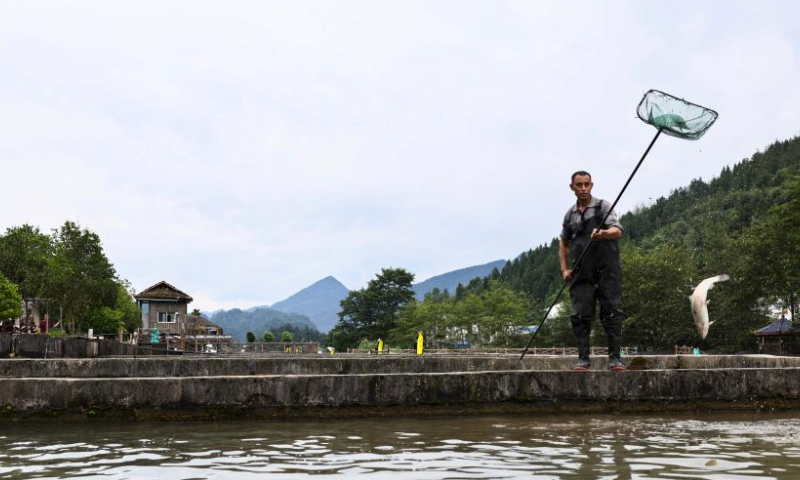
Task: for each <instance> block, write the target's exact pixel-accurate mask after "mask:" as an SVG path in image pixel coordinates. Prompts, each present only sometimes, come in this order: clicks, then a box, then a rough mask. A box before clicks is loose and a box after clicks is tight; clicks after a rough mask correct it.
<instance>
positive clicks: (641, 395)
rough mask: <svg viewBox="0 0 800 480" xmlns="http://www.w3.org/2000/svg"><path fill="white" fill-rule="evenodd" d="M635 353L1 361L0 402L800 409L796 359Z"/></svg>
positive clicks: (244, 410) (296, 410)
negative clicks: (622, 361)
mask: <svg viewBox="0 0 800 480" xmlns="http://www.w3.org/2000/svg"><path fill="white" fill-rule="evenodd" d="M641 358H642V360H634V361H633V363H634V366H635V365H637V364H642V363H644V365H642V366H643V367H645V368H647V369H644V370H633V369H629V370H627V371H625V372H620V373H612V372H608V371H606V370H605V369H604V368H603V367H605V364H604V363H605V362H603V361H602V359H597V360H596V362H597V364H596V365H595V366H596V368H597V370H595V371H591V372H587V373H582V372H572V371H570V370H569V369H568V368H569V367H570V366H571V365H572V364H573V362H574V361H575V359H574V358H569V357H567V358H563V357H547V358H541V357H530V358H526V360H525V362H523V363H520V362H519V361H518V360H517V358H516V357H490V356H470V357H467V356H453V357H438V358H437V357H422V358H415V357H392V356H387V357H381V358H375V357H372V358H369V357H363V358H346V357H344V356H342V357H338V358H337V357H333V358H331V357H312V358H299V357H283V358H274V359H264V358H258V359H255V358H228V359H225V358H194V359H193V358H157V359H154V358H147V359H91V360H79V359H74V360H53V361H42V360H7V361H0V409H2V411H4V412H5V413H4V414H5V415H7V416H11V417H21V416H26V415H29V414H45V413H53V412H55V413H63V412H78V413H81V412H83V413H85V412H95V413H96V412H105V413H109V412H111V413H112V414H114V413H115V412H116V413H120V412H122V413H123V414H127V413H131V412H142V411H149V412H151V413H152V412H155V411H159V412H162V413H164V415H165V416H166V417H170V418H175V417H177V418H181V417H183V416H182V415H180V414H176V412H192V411H194V412H202V411H206V412H214V413H213V415H208V416H215V417H217V416H219V414H220V412H223V413H224V414H223V416H225V415H226V414H233V415H241V414H245V415H250V414H258V412H262V413H263V412H265V411H266V412H272V413H271V414H274V413H275V412H280V411H281V410H282V409H283V410H285V409H290V410H291V411H292V414H294V415H298V414H299V415H302V412H303V411H309V412H310V411H312V410H314V409H325V410H327V412H328V414H329V415H330V413H331V412H330V409H331V408H335V409H337V411H339V412H346V411H351V412H353V411H360V412H367V414H369V413H368V412H369V411H372V412H373V413H375V412H377V413H383V412H386V411H388V410H391V409H403V408H406V409H408V408H410V409H415V411H417V412H418V411H419V410H420V409H425V408H428V407H430V408H431V409H433V410H435V411H437V412H438V413H447V412H448V411H449V412H451V413H454V412H461V411H462V410H463V409H464V408H470V407H476V406H493V407H494V408H498V406H500V408H503V407H506V406H507V407H508V409H507V410H508V411H515V410H518V409H519V407H521V406H522V407H524V409H526V410H527V411H553V410H558V411H587V410H591V411H596V410H598V409H600V410H603V411H643V410H645V411H646V410H650V411H653V410H659V411H660V410H685V409H692V408H699V409H716V408H723V409H731V408H737V407H744V408H798V407H800V359H797V358H791V357H768V356H719V357H716V356H708V357H674V356H664V357H641ZM601 362H602V363H601ZM665 367H666V368H665ZM296 372H301V373H296ZM387 409H388V410H387ZM443 409H446V410H444V411H443ZM397 411H399V410H397ZM284 413H285V412H284ZM278 414H280V413H278ZM156 416H157V415H156ZM150 418H152V415H150Z"/></svg>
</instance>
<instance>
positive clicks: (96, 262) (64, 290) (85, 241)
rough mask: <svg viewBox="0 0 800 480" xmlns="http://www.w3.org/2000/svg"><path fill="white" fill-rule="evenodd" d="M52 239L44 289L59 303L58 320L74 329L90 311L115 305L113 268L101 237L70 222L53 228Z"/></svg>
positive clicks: (116, 289)
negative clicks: (52, 248)
mask: <svg viewBox="0 0 800 480" xmlns="http://www.w3.org/2000/svg"><path fill="white" fill-rule="evenodd" d="M52 243H53V246H54V255H53V257H51V258H50V261H49V266H48V273H49V275H48V281H47V284H46V289H45V292H46V296H47V297H48V298H50V299H52V300H53V301H55V303H56V304H57V305H58V307H59V318H60V319H61V321H62V322H64V324H65V325H69V327H70V330H71V331H72V332H74V331H75V330H76V329H77V328H79V327H82V325H81V322H82V321H84V320H85V319H87V318H88V316H89V313H90V312H92V311H94V310H96V309H98V308H100V307H103V306H113V305H114V303H115V301H116V299H117V296H118V283H117V280H116V271H115V270H114V267H113V265H112V264H111V262H109V261H108V258H106V256H105V253H104V252H103V247H102V244H101V242H100V237H98V236H97V234H95V233H92V232H90V231H88V230H85V229H81V228H80V227H79V226H78V225H77V224H75V223H73V222H65V223H64V225H62V226H61V228H60V229H58V230H55V231H54V232H53V235H52Z"/></svg>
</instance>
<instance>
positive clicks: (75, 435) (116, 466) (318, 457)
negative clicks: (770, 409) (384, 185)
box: [0, 413, 800, 480]
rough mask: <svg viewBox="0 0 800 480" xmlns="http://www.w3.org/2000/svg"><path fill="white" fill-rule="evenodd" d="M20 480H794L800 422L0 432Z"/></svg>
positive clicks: (595, 420)
mask: <svg viewBox="0 0 800 480" xmlns="http://www.w3.org/2000/svg"><path fill="white" fill-rule="evenodd" d="M22 478H43V479H66V478H70V479H137V480H138V479H141V480H145V479H147V480H157V479H170V480H171V479H175V480H195V479H236V480H240V479H243V480H248V479H314V480H316V479H334V478H335V479H343V478H364V479H367V478H368V479H422V480H424V479H489V478H492V479H494V478H499V479H655V478H663V479H687V478H692V479H713V480H723V479H725V480H738V479H784V478H785V479H790V478H800V413H798V414H725V415H721V414H713V415H712V414H709V415H694V416H683V415H680V416H679V415H674V416H660V417H653V416H649V417H643V416H626V415H618V416H588V415H583V416H582V415H570V416H558V415H547V416H544V415H541V416H478V417H473V416H470V417H437V418H389V419H338V420H337V419H332V420H325V421H263V420H259V421H251V422H248V421H226V422H203V423H138V424H123V423H98V424H89V423H86V424H58V423H54V424H51V425H43V424H22V425H20V424H12V425H8V424H6V425H4V426H2V427H0V479H22Z"/></svg>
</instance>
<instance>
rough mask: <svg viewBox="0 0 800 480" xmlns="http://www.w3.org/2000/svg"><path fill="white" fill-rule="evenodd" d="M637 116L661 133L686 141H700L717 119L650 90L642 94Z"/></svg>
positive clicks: (706, 111)
mask: <svg viewBox="0 0 800 480" xmlns="http://www.w3.org/2000/svg"><path fill="white" fill-rule="evenodd" d="M636 115H637V116H638V117H639V118H640V119H641V120H642V121H643V122H645V123H647V124H649V125H652V126H654V127H656V128H658V129H659V130H661V131H662V132H663V133H665V134H667V135H671V136H673V137H678V138H683V139H686V140H697V139H699V138H700V137H702V136H703V135H704V134H705V133H706V131H707V130H708V129H709V128H711V125H713V124H714V122H715V121H716V120H717V117H718V116H719V114H718V113H717V112H715V111H714V110H711V109H710V108H706V107H703V106H700V105H697V104H695V103H692V102H687V101H686V100H684V99H682V98H678V97H674V96H672V95H670V94H668V93H664V92H662V91H660V90H650V91H648V92H647V93H645V94H644V97H642V101H641V102H639V106H638V107H637V108H636Z"/></svg>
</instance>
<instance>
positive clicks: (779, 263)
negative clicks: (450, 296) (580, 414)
mask: <svg viewBox="0 0 800 480" xmlns="http://www.w3.org/2000/svg"><path fill="white" fill-rule="evenodd" d="M798 174H800V138H793V139H790V140H786V141H779V142H776V143H774V144H772V145H770V146H769V147H768V148H767V149H766V150H765V151H763V152H758V153H755V154H754V155H753V156H752V158H749V159H745V160H742V161H741V162H739V163H737V164H736V165H734V166H733V167H725V168H724V169H723V170H722V171H721V172H720V174H719V176H717V177H716V178H714V179H712V180H710V181H703V180H702V179H697V180H694V181H692V182H691V183H690V184H689V185H688V186H686V187H681V188H678V189H676V190H674V191H672V192H671V193H670V195H668V196H666V197H662V198H659V199H657V200H656V201H655V202H654V203H653V204H651V205H647V206H642V207H639V208H637V209H636V210H635V211H633V212H629V213H626V214H625V215H623V216H622V218H621V221H622V224H623V225H624V226H625V238H624V240H623V242H622V251H623V255H622V256H623V268H624V270H625V275H624V287H623V288H624V294H623V301H624V305H623V308H624V309H625V311H626V314H627V320H626V322H625V327H626V328H625V338H626V344H629V345H638V346H640V347H642V348H648V349H669V348H670V347H671V345H674V344H681V345H682V344H687V345H700V344H701V343H702V345H701V346H703V347H704V348H718V349H721V350H739V349H747V348H752V347H753V345H754V343H753V339H752V337H751V336H750V332H751V331H752V330H753V329H755V328H758V327H761V326H764V325H765V324H766V323H767V322H769V320H770V319H769V318H768V317H767V316H766V307H767V306H768V305H774V304H776V303H777V304H783V305H785V306H786V308H787V309H796V308H797V294H798V293H799V292H800V285H797V281H796V280H794V278H796V277H797V272H798V271H800V251H798V241H797V238H798V235H800V222H798V221H794V220H795V219H797V216H798V214H800V212H798V210H800V206H798V205H797V202H798V197H800V181H798V180H797V178H798ZM796 206H798V208H795V207H796ZM797 220H800V219H797ZM719 273H729V274H731V275H733V276H734V279H733V280H732V281H730V282H727V283H726V284H720V285H718V286H717V288H716V289H715V290H714V291H713V292H712V293H711V294H709V298H711V299H712V302H711V305H710V306H709V313H710V315H711V318H712V320H715V319H716V320H717V322H716V323H715V324H714V325H713V326H712V327H711V329H710V331H709V336H708V338H707V339H706V340H705V342H700V339H699V337H698V336H697V334H696V333H695V332H694V327H693V323H692V316H691V312H690V309H689V304H688V301H687V296H688V295H689V294H690V293H691V291H692V288H693V286H695V285H696V284H697V283H698V282H699V281H700V280H701V279H703V278H706V277H709V276H712V275H717V274H719ZM498 279H499V281H500V282H501V283H502V284H504V285H505V286H507V287H509V288H512V289H514V290H516V291H518V292H523V293H525V294H527V295H529V296H530V299H531V301H532V304H533V305H535V306H538V307H539V308H541V307H542V306H543V305H546V304H548V303H549V301H552V296H553V295H554V294H555V292H556V291H557V289H558V287H560V286H561V277H560V271H559V267H558V242H557V240H556V239H554V240H553V241H552V242H550V243H548V244H545V245H541V246H539V247H537V248H535V249H532V250H529V251H527V252H525V253H523V254H522V255H520V256H519V257H517V258H516V259H514V260H513V261H510V262H508V263H507V264H506V266H505V268H503V270H502V272H500V273H499V276H498ZM488 285H490V278H486V279H475V280H473V281H472V282H470V284H469V285H468V286H467V287H466V288H465V290H466V291H468V292H477V293H480V292H481V291H482V290H485V289H486V288H487V286H488ZM565 297H566V295H565ZM562 301H563V299H562ZM534 308H536V307H534ZM568 309H569V306H568V302H565V304H564V308H562V312H565V313H562V314H561V315H559V316H557V317H556V318H555V319H554V320H552V321H548V322H547V323H546V325H545V327H546V328H545V329H544V330H543V331H542V332H540V337H541V338H540V339H539V341H540V343H541V344H543V345H547V344H563V343H570V342H571V333H570V330H569V325H568V321H567V320H566V311H567V310H568ZM532 314H533V315H532V316H531V320H534V319H536V320H535V321H537V322H538V319H537V316H538V315H541V314H538V315H537V314H536V312H532ZM595 330H602V329H601V328H599V325H598V328H596V329H595ZM598 333H601V332H598ZM598 337H599V338H596V339H595V340H596V342H597V343H598V344H599V345H602V344H603V339H602V335H599V336H598Z"/></svg>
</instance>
